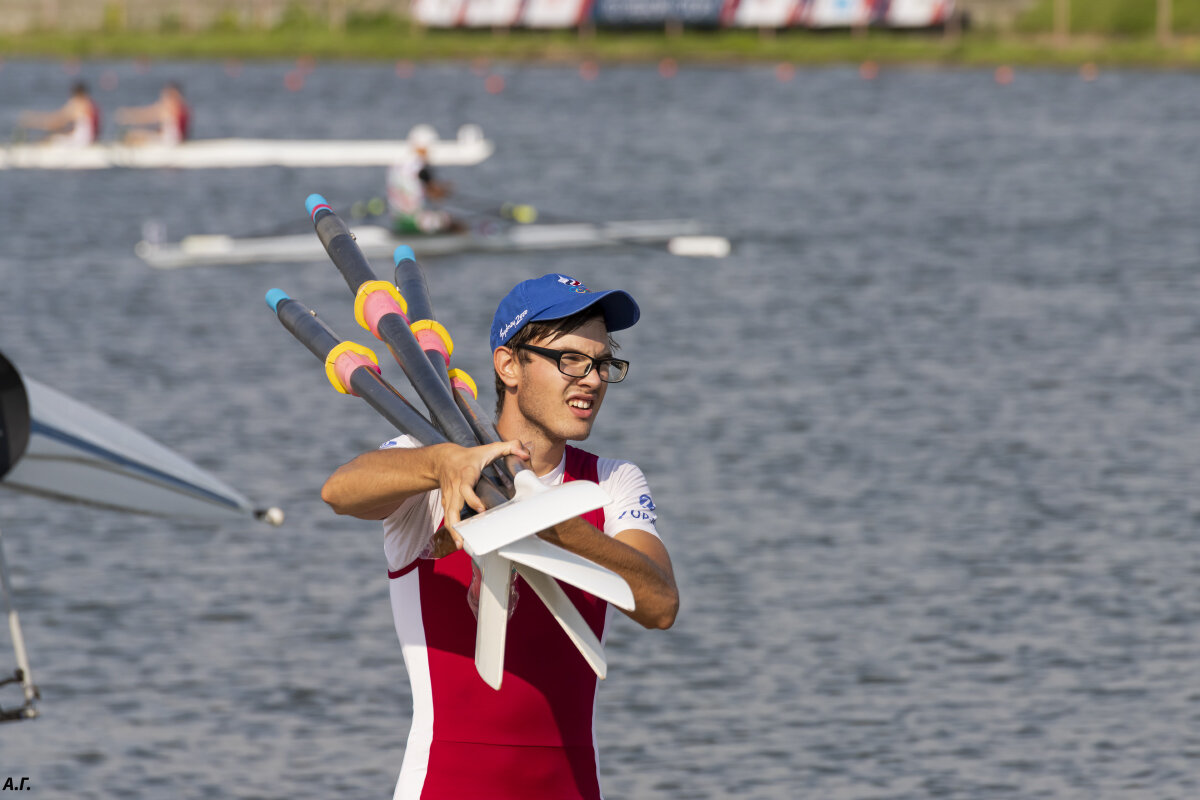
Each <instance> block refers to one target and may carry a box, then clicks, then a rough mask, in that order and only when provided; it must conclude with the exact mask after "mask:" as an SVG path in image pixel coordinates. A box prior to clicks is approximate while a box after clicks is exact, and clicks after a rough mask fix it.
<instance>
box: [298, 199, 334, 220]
mask: <svg viewBox="0 0 1200 800" xmlns="http://www.w3.org/2000/svg"><path fill="white" fill-rule="evenodd" d="M327 205H329V201H328V200H326V199H325V197H324V196H323V195H319V194H310V195H309V196H308V199H306V200H305V201H304V207H305V208H306V209H307V210H308V215H309V216H310V217H311V216H312V213H313V209H314V208H316V207H317V206H327Z"/></svg>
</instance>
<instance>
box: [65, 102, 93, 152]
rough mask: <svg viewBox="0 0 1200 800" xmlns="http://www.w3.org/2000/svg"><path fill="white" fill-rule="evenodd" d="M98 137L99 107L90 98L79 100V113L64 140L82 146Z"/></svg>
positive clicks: (91, 142)
mask: <svg viewBox="0 0 1200 800" xmlns="http://www.w3.org/2000/svg"><path fill="white" fill-rule="evenodd" d="M99 138H100V107H99V106H98V105H96V103H95V102H94V101H93V100H92V99H91V98H85V99H83V100H82V101H81V107H80V113H77V114H76V115H75V120H74V122H72V123H71V128H70V130H69V131H68V132H67V134H66V141H68V142H70V143H71V144H73V145H79V146H80V147H84V146H86V145H89V144H94V143H95V142H96V140H97V139H99Z"/></svg>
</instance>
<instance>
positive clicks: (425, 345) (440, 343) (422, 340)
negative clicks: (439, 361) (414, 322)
mask: <svg viewBox="0 0 1200 800" xmlns="http://www.w3.org/2000/svg"><path fill="white" fill-rule="evenodd" d="M413 335H414V336H416V337H417V344H419V345H421V349H422V350H424V351H425V352H427V353H428V352H429V351H430V350H436V351H437V352H439V353H441V354H442V358H444V359H446V366H450V352H449V350H448V349H447V348H446V342H445V341H444V340H443V339H442V337H441V336H439V335H438V333H437V331H432V330H429V329H428V328H426V329H425V330H421V331H413Z"/></svg>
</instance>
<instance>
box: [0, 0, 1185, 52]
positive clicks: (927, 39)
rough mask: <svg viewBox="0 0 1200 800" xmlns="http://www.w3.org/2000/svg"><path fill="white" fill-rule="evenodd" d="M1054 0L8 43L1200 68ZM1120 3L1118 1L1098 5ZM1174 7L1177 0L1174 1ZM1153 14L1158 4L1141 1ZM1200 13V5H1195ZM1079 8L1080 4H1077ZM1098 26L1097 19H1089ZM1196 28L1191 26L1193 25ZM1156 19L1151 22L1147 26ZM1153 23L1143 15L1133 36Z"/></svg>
mask: <svg viewBox="0 0 1200 800" xmlns="http://www.w3.org/2000/svg"><path fill="white" fill-rule="evenodd" d="M1052 1H1053V0H1044V2H1043V3H1042V5H1039V6H1037V7H1035V8H1034V9H1033V10H1032V11H1031V12H1030V14H1029V15H1027V17H1026V18H1025V19H1023V20H1022V22H1021V24H1020V25H1019V26H1018V29H1017V30H1016V31H1015V32H1013V33H1008V34H1003V35H1002V34H999V33H996V32H994V31H975V30H967V31H965V32H963V33H960V34H957V35H946V34H943V33H936V32H933V33H930V32H923V33H915V32H914V33H899V32H895V31H885V30H878V29H872V30H870V31H864V32H858V33H855V32H848V31H839V32H828V33H817V32H811V31H804V30H788V31H778V32H766V33H762V32H758V31H747V30H720V31H696V30H685V31H682V32H679V33H673V34H668V33H666V32H663V31H658V30H654V31H630V32H614V31H594V32H591V33H578V32H574V31H523V30H513V31H500V32H492V31H467V30H459V31H441V30H438V31H435V30H421V29H419V28H416V27H413V26H410V25H409V24H408V23H407V22H406V21H404V20H397V19H393V18H389V17H383V18H378V19H373V20H371V19H357V20H351V21H350V24H348V25H346V26H345V27H343V28H341V29H330V28H329V27H328V26H327V25H323V24H319V23H318V22H317V21H313V20H307V21H301V22H300V23H298V24H293V25H289V26H286V27H281V28H277V29H274V30H269V31H266V30H242V29H237V28H234V27H228V26H227V27H220V26H217V27H214V28H213V29H212V30H207V31H199V32H196V31H182V30H172V29H166V30H158V31H135V30H117V29H112V30H102V31H93V32H87V33H64V32H53V31H43V32H36V31H35V32H29V33H22V34H20V35H12V36H0V54H3V55H4V56H5V57H8V58H13V57H54V58H141V57H144V58H200V59H226V58H239V59H290V58H297V57H301V56H306V57H312V58H319V59H347V60H402V59H407V60H412V61H436V60H463V59H479V58H486V59H496V60H516V61H560V62H579V61H585V60H596V61H600V62H638V61H641V62H654V61H659V60H661V59H664V58H672V59H675V60H677V61H679V62H681V63H739V62H741V63H755V62H757V63H779V62H788V63H793V64H797V65H806V64H830V63H862V62H864V61H876V62H879V63H881V64H889V63H895V64H928V65H940V66H985V65H1002V64H1003V65H1012V66H1060V67H1073V66H1079V65H1083V64H1087V63H1093V64H1096V65H1097V66H1139V67H1157V68H1184V69H1198V68H1200V35H1195V36H1184V35H1175V36H1173V37H1172V38H1171V39H1170V40H1169V41H1168V42H1166V43H1163V42H1160V41H1159V39H1158V38H1157V37H1156V36H1155V35H1154V34H1153V33H1152V32H1151V33H1141V34H1136V35H1134V34H1114V33H1097V32H1094V31H1088V32H1085V33H1080V34H1072V35H1071V36H1070V37H1069V38H1067V39H1065V40H1064V39H1063V38H1062V37H1060V36H1055V35H1054V33H1053V31H1051V30H1049V29H1048V28H1047V25H1046V24H1043V19H1044V18H1046V9H1047V8H1048V7H1049V4H1050V3H1052ZM1098 1H1099V2H1106V1H1107V2H1110V3H1112V2H1119V0H1098ZM1176 2H1177V3H1179V2H1180V0H1176ZM1142 3H1144V4H1145V5H1150V6H1152V5H1154V4H1153V3H1148V2H1147V1H1146V0H1142ZM1196 3H1197V5H1198V7H1200V0H1196ZM1072 5H1073V6H1078V5H1081V4H1080V3H1078V2H1076V3H1073V4H1072ZM1088 19H1092V17H1088ZM1189 19H1190V18H1189ZM1147 20H1148V21H1147ZM1146 26H1149V28H1150V30H1151V31H1153V17H1152V16H1146V15H1144V14H1143V15H1142V16H1139V17H1138V18H1137V19H1136V20H1135V24H1134V27H1135V28H1139V29H1140V28H1142V27H1146Z"/></svg>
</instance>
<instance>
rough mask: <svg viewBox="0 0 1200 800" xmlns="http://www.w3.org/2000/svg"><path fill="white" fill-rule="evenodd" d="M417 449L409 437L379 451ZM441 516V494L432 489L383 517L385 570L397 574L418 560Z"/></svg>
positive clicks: (386, 445)
mask: <svg viewBox="0 0 1200 800" xmlns="http://www.w3.org/2000/svg"><path fill="white" fill-rule="evenodd" d="M418 446H419V445H418V444H417V442H416V440H415V439H413V438H412V437H410V436H397V437H396V438H395V439H390V440H388V441H386V442H384V443H383V444H381V445H380V446H379V449H380V450H389V449H391V448H393V447H418ZM441 516H442V493H441V490H438V489H434V490H433V491H429V492H424V493H422V494H416V495H413V496H412V497H410V498H408V499H407V500H405V501H404V502H403V503H401V504H400V507H399V508H397V509H396V510H395V511H393V512H392V513H391V514H389V515H388V516H387V517H385V518H384V520H383V552H384V555H385V556H387V563H388V569H390V570H398V569H400V568H402V567H406V566H408V565H409V564H411V563H412V562H413V561H415V560H416V559H417V558H419V557H420V556H421V554H422V553H424V552H425V550H426V549H427V548H428V547H429V542H430V539H431V538H432V537H433V534H434V532H435V531H436V530H437V528H436V527H435V526H436V524H437V523H438V522H439V521H440V520H441Z"/></svg>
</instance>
